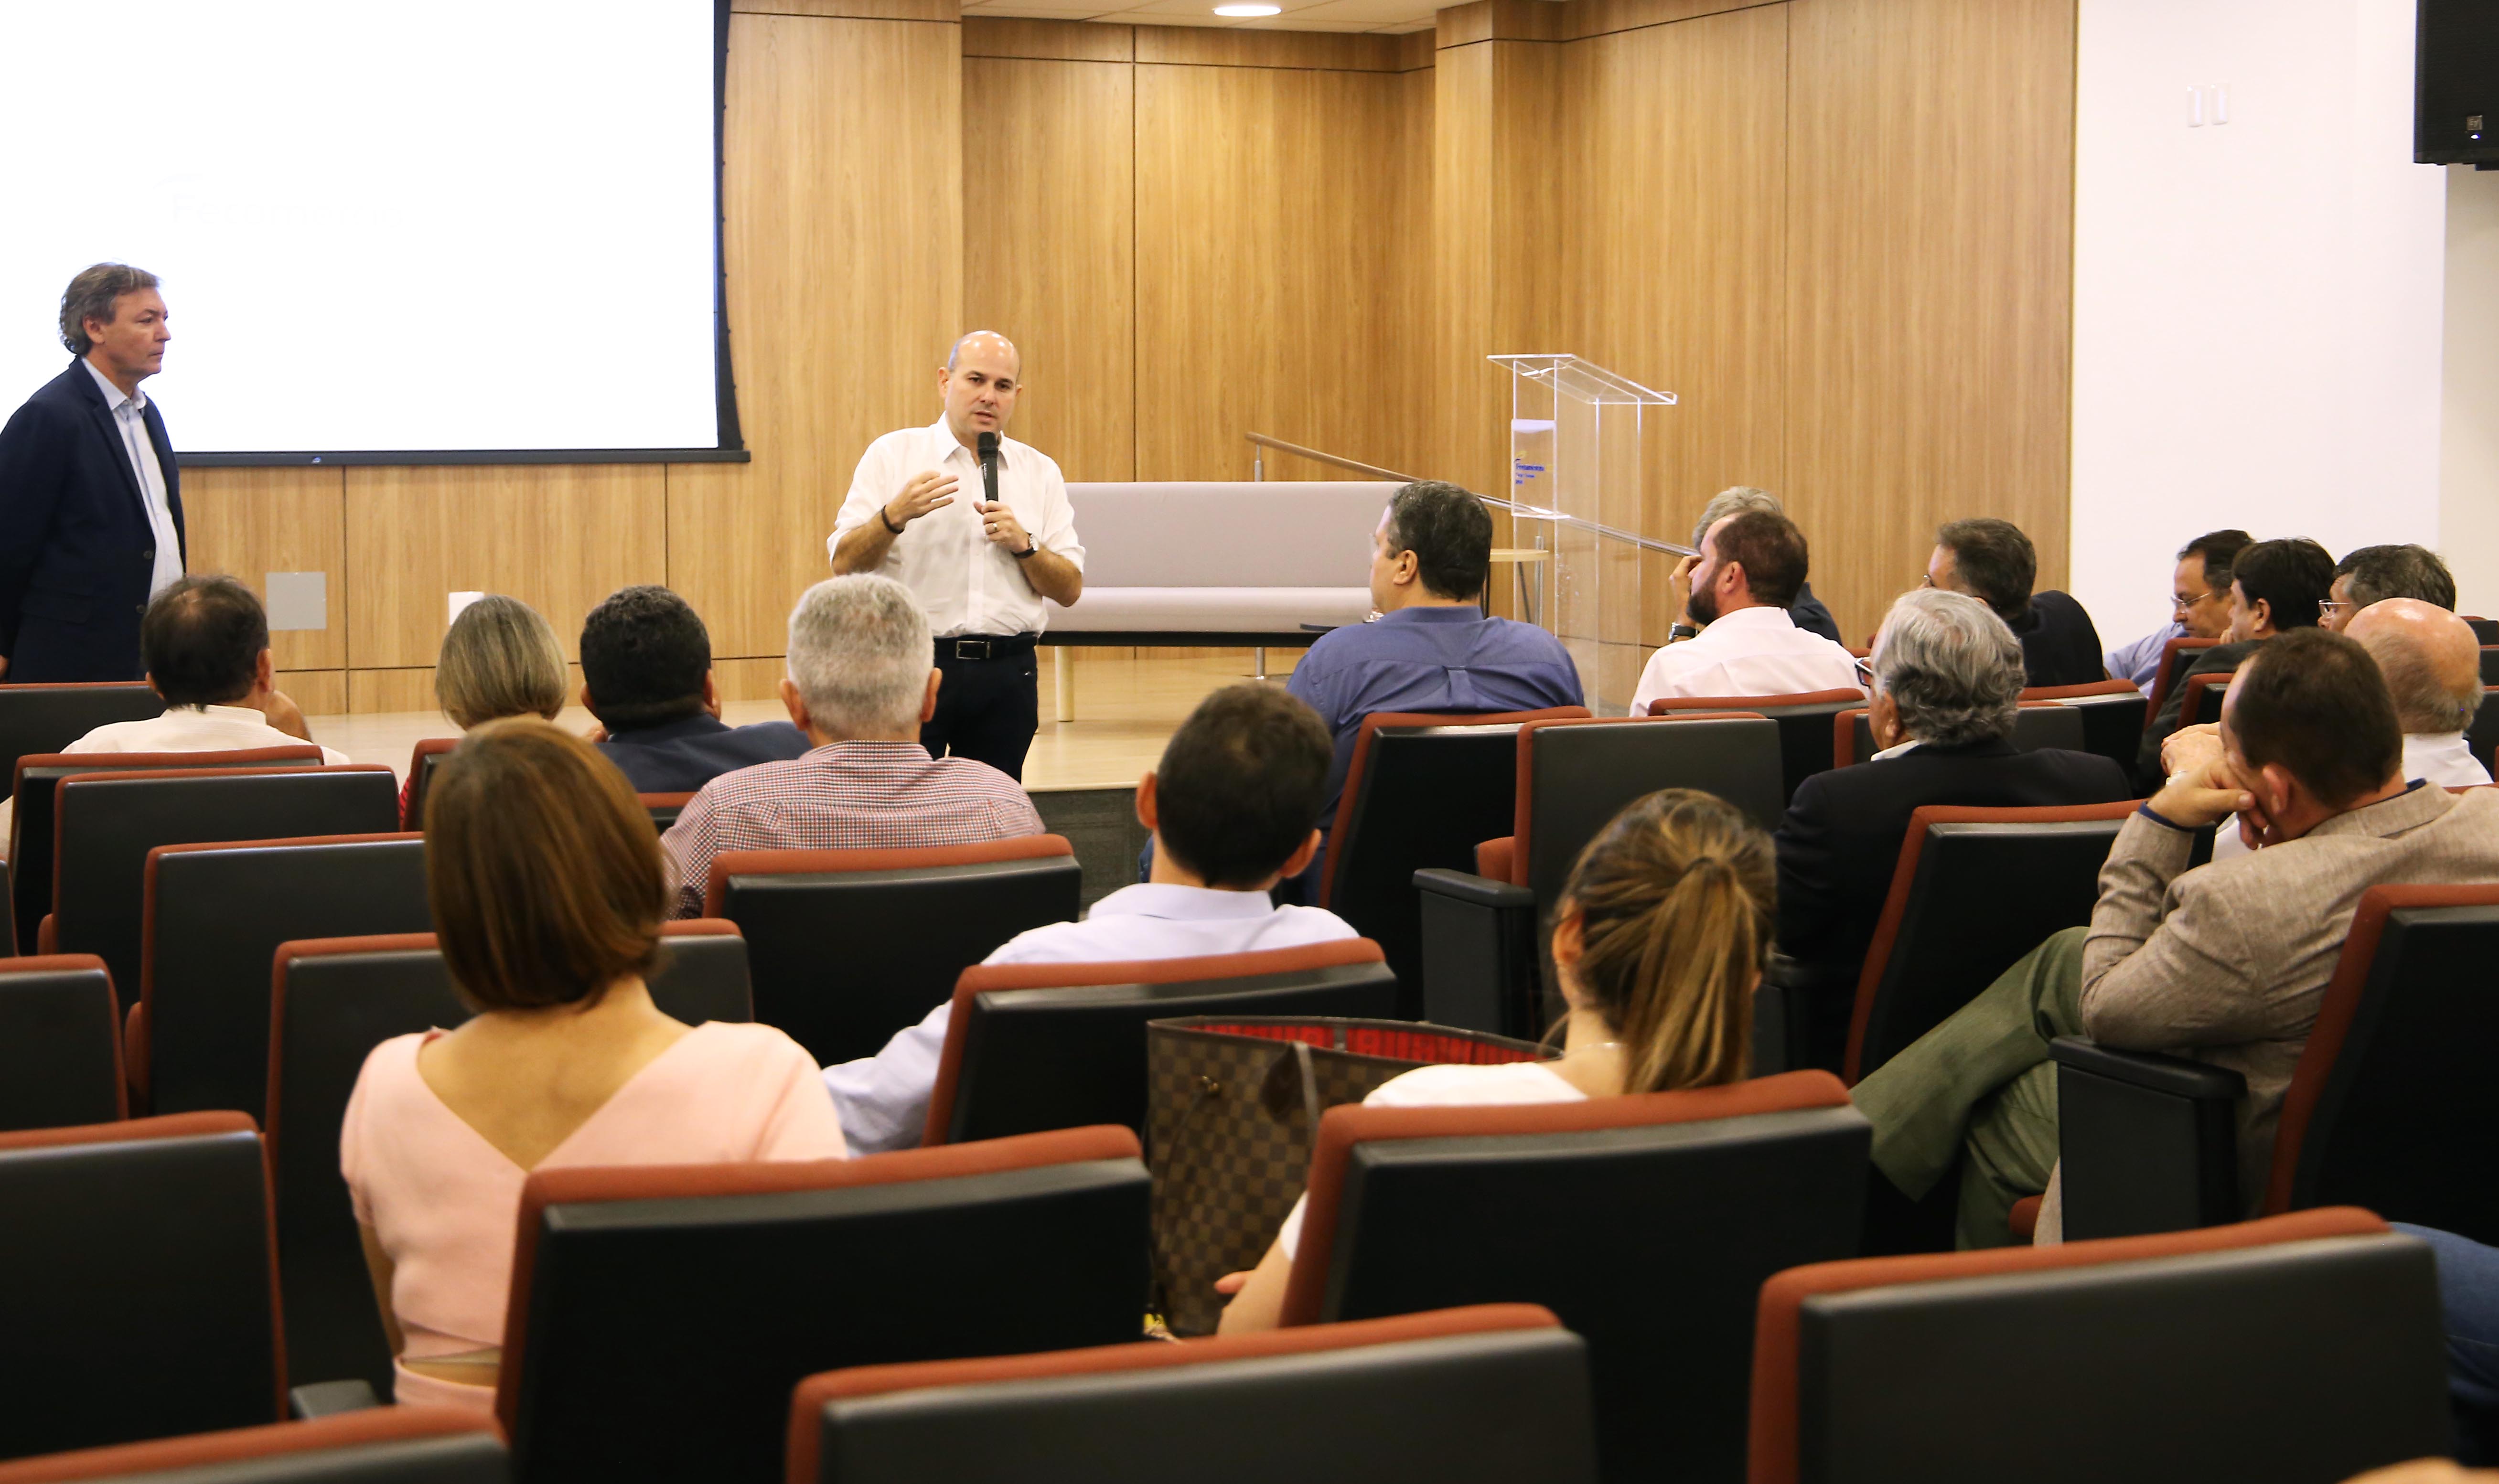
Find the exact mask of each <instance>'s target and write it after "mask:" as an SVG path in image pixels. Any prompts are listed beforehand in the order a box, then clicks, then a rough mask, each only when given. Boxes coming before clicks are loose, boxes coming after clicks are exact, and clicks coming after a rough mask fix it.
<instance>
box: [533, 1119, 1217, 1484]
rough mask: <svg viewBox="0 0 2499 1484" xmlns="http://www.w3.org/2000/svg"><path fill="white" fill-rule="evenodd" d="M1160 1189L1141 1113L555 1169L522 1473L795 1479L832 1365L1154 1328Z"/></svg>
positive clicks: (1030, 1347)
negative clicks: (789, 1440)
mask: <svg viewBox="0 0 2499 1484" xmlns="http://www.w3.org/2000/svg"><path fill="white" fill-rule="evenodd" d="M1149 1204H1150V1203H1149V1199H1148V1195H1147V1177H1146V1167H1145V1162H1144V1161H1143V1160H1142V1159H1141V1158H1139V1156H1138V1145H1137V1138H1136V1136H1135V1135H1134V1134H1131V1133H1129V1132H1128V1131H1127V1130H1126V1129H1123V1128H1088V1129H1064V1130H1060V1131H1058V1132H1056V1133H1049V1134H1029V1135H1025V1136H1023V1137H1022V1138H1018V1139H999V1140H990V1141H988V1142H986V1143H981V1144H959V1145H947V1146H946V1147H944V1148H938V1149H909V1150H904V1151H903V1152H900V1153H895V1154H872V1155H869V1156H867V1157H865V1158H862V1159H852V1160H824V1161H817V1162H805V1163H788V1164H732V1165H677V1166H653V1167H643V1168H638V1169H604V1170H601V1169H570V1170H541V1171H538V1172H537V1173H535V1174H534V1175H532V1176H531V1177H530V1178H529V1183H528V1184H527V1185H526V1186H524V1187H523V1190H522V1196H521V1213H520V1224H519V1242H518V1248H517V1250H516V1252H515V1253H514V1256H513V1261H512V1290H511V1307H510V1309H509V1311H508V1315H507V1318H506V1320H505V1324H504V1330H503V1367H502V1370H501V1372H500V1380H499V1384H498V1387H497V1391H496V1397H495V1405H496V1411H497V1414H498V1416H499V1418H500V1420H501V1421H502V1422H503V1428H504V1433H505V1436H507V1437H509V1438H510V1440H511V1446H512V1459H513V1464H514V1467H515V1471H516V1472H517V1473H518V1474H519V1475H520V1477H522V1478H524V1479H527V1480H530V1481H531V1484H572V1481H588V1480H598V1481H600V1484H605V1481H608V1480H614V1479H627V1478H634V1479H702V1480H706V1481H714V1484H776V1481H778V1480H779V1479H780V1478H781V1477H782V1473H783V1447H782V1444H783V1440H784V1437H785V1436H786V1435H787V1433H788V1430H789V1419H790V1396H791V1391H792V1389H793V1388H794V1387H795V1386H796V1385H797V1384H798V1382H799V1381H800V1380H802V1379H804V1378H805V1377H807V1376H809V1375H812V1374H814V1373H816V1372H817V1371H831V1370H838V1369H841V1368H844V1367H849V1366H862V1365H878V1364H886V1363H892V1362H898V1361H923V1360H952V1359H958V1358H961V1357H965V1356H973V1355H1006V1354H1017V1353H1022V1352H1026V1351H1035V1350H1059V1349H1068V1348H1073V1347H1075V1346H1080V1345H1104V1344H1116V1343H1118V1342H1120V1341H1122V1340H1132V1339H1136V1338H1137V1335H1138V1330H1139V1324H1140V1320H1141V1316H1142V1315H1143V1314H1144V1312H1145V1303H1146V1278H1147V1257H1146V1231H1147V1209H1148V1206H1149ZM1010 1256H1011V1260H1009V1259H1010ZM621 1297H625V1298H629V1301H624V1302H620V1298H621ZM662 1339H664V1340H665V1342H655V1341H658V1340H662ZM1158 1462H1159V1463H1160V1464H1161V1465H1162V1466H1163V1467H1165V1468H1169V1467H1171V1462H1172V1460H1171V1457H1170V1456H1169V1455H1166V1456H1165V1457H1163V1458H1162V1459H1161V1460H1159V1461H1158Z"/></svg>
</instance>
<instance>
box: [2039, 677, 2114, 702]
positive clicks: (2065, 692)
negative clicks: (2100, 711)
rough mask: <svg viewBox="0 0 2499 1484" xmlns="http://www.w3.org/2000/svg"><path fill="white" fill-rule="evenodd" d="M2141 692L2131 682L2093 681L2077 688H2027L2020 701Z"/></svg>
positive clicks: (2055, 699) (2071, 698) (2068, 698)
mask: <svg viewBox="0 0 2499 1484" xmlns="http://www.w3.org/2000/svg"><path fill="white" fill-rule="evenodd" d="M2141 694H2143V691H2142V689H2141V688H2140V687H2138V686H2136V685H2135V683H2134V682H2133V681H2131V680H2117V679H2109V680H2093V681H2090V682H2087V683H2085V684H2083V685H2079V686H2028V687H2025V688H2024V689H2023V692H2022V694H2021V697H2020V698H2021V699H2023V700H2026V701H2058V700H2073V699H2077V698H2079V697H2082V696H2085V695H2141Z"/></svg>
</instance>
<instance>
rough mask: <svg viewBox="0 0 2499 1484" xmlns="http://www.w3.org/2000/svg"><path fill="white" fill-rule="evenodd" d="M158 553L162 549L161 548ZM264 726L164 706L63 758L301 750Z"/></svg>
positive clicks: (261, 720)
mask: <svg viewBox="0 0 2499 1484" xmlns="http://www.w3.org/2000/svg"><path fill="white" fill-rule="evenodd" d="M160 549H161V548H160ZM303 745H304V739H303V738H302V737H290V736H288V735H287V734H286V733H284V732H282V731H279V730H278V729H277V728H276V727H275V726H270V725H269V718H267V717H265V716H263V715H261V714H260V713H259V712H257V711H254V710H252V709H251V708H250V707H249V706H168V707H166V708H165V714H164V715H163V716H158V717H150V718H148V719H147V720H146V721H144V722H110V723H107V724H106V725H104V726H99V727H97V728H96V729H95V730H93V731H90V732H88V733H87V734H86V735H85V736H83V737H81V738H79V739H78V740H77V741H75V742H73V743H71V744H70V745H69V746H67V747H64V748H62V749H61V751H62V752H64V753H224V752H240V751H242V750H243V749H244V748H252V747H301V746H303ZM321 760H322V761H323V762H325V763H329V764H333V765H336V764H339V763H343V762H345V761H346V760H347V755H346V754H345V753H342V752H339V751H337V750H336V749H333V748H327V747H325V748H323V749H321ZM16 812H17V801H16V799H14V798H7V799H0V852H6V851H7V850H8V849H9V841H10V837H11V835H12V834H13V833H14V829H15V823H16Z"/></svg>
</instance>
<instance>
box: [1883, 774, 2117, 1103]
mask: <svg viewBox="0 0 2499 1484" xmlns="http://www.w3.org/2000/svg"><path fill="white" fill-rule="evenodd" d="M2135 807H2136V806H2135V805H2134V803H2133V802H2132V801H2130V800H2129V801H2126V802H2121V803H2115V804H2073V805H2061V806H2058V807H2054V808H2044V809H1964V808H1954V807H1950V806H1947V805H1940V804H1929V805H1927V806H1925V807H1923V808H1921V809H1919V810H1918V811H1917V812H1916V813H1915V814H1912V815H1911V816H1910V817H1909V829H1908V833H1907V834H1906V835H1905V836H1903V837H1902V839H1901V841H1900V859H1899V863H1898V864H1896V865H1895V866H1893V868H1892V890H1891V894H1890V895H1888V896H1886V897H1885V898H1884V899H1883V915H1882V917H1880V918H1878V919H1876V920H1875V924H1874V937H1873V940H1872V941H1871V942H1870V943H1868V944H1867V946H1866V967H1865V969H1864V971H1863V972H1862V973H1861V974H1860V975H1859V976H1858V980H1857V1008H1856V1014H1855V1016H1854V1018H1853V1019H1852V1020H1851V1022H1850V1025H1849V1029H1848V1081H1850V1082H1851V1083H1852V1084H1853V1083H1855V1082H1857V1081H1859V1080H1860V1079H1862V1078H1864V1077H1865V1076H1866V1075H1867V1074H1868V1073H1870V1072H1872V1071H1873V1070H1874V1069H1875V1068H1877V1067H1879V1066H1881V1065H1883V1063H1885V1062H1887V1061H1890V1060H1891V1059H1892V1058H1893V1057H1894V1056H1896V1055H1898V1054H1899V1052H1901V1051H1902V1050H1904V1049H1906V1048H1907V1047H1908V1045H1909V1043H1911V1042H1913V1041H1915V1040H1917V1039H1918V1038H1919V1037H1920V1036H1923V1035H1925V1034H1926V1033H1927V1032H1929V1031H1931V1030H1932V1029H1934V1028H1935V1027H1936V1026H1937V1025H1940V1024H1942V1023H1943V1022H1944V1020H1945V1019H1946V1018H1947V1017H1949V1016H1951V1015H1952V1013H1953V1012H1954V1011H1956V1010H1959V1009H1960V1008H1961V1007H1962V1006H1964V1005H1966V1004H1968V1003H1969V1002H1970V1001H1971V1000H1972V999H1974V998H1976V997H1977V995H1978V992H1979V991H1980V990H1982V989H1984V988H1986V987H1987V986H1988V985H1989V984H1993V983H1995V981H1996V976H1997V975H1999V974H2002V973H2003V972H2004V971H2005V970H2006V969H2009V968H2011V967H2013V965H2015V964H2017V963H2019V962H2021V961H2022V956H2023V955H2024V954H2025V953H2028V952H2030V951H2031V950H2032V949H2035V948H2037V947H2038V946H2039V944H2040V942H2041V941H2042V940H2044V939H2045V938H2046V937H2047V936H2048V935H2049V934H2050V933H2053V932H2056V931H2057V930H2058V929H2060V928H2065V927H2079V926H2081V925H2083V924H2084V923H2086V922H2089V921H2090V920H2091V919H2092V908H2093V905H2094V904H2095V903H2096V902H2098V900H2099V875H2100V867H2101V865H2103V864H2104V863H2106V861H2107V860H2108V853H2109V848H2110V847H2111V846H2112V845H2114V844H2116V842H2117V832H2118V831H2119V830H2120V829H2121V828H2123V827H2124V826H2125V824H2126V816H2128V815H2130V814H2132V813H2133V812H2134V810H2135Z"/></svg>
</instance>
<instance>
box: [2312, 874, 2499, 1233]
mask: <svg viewBox="0 0 2499 1484" xmlns="http://www.w3.org/2000/svg"><path fill="white" fill-rule="evenodd" d="M2494 964H2499V886H2489V885H2474V886H2440V887H2428V886H2405V887H2370V888H2369V889H2368V890H2367V891H2366V892H2363V893H2362V894H2361V897H2360V906H2359V909H2358V911H2356V912H2355V913H2354V914H2353V918H2352V928H2351V932H2350V935H2349V936H2348V937H2346V938H2345V939H2344V942H2343V956H2342V960H2341V962H2340V963H2338V964H2337V965H2336V967H2335V971H2334V978H2333V979H2332V980H2330V981H2329V982H2328V983H2327V984H2326V986H2325V995H2324V998H2323V999H2322V1000H2321V1001H2320V1003H2319V1005H2318V1009H2317V1022H2316V1024H2315V1025H2314V1026H2313V1027H2312V1028H2311V1029H2310V1031H2309V1033H2308V1045H2307V1047H2306V1048H2304V1049H2302V1051H2301V1052H2300V1057H2299V1063H2298V1066H2297V1067H2296V1068H2295V1069H2294V1070H2293V1072H2292V1073H2291V1079H2290V1088H2289V1091H2288V1093H2287V1094H2286V1095H2285V1096H2284V1099H2283V1108H2282V1121H2281V1124H2280V1126H2279V1129H2278V1131H2277V1133H2276V1135H2275V1138H2274V1164H2273V1178H2272V1183H2271V1185H2270V1186H2269V1187H2268V1189H2267V1191H2266V1196H2265V1210H2267V1211H2268V1212H2273V1211H2283V1210H2297V1209H2300V1208H2304V1207H2311V1206H2365V1207H2366V1208H2367V1209H2368V1210H2374V1211H2376V1212H2377V1213H2378V1214H2380V1215H2382V1216H2385V1218H2386V1219H2388V1220H2390V1221H2410V1222H2414V1223H2416V1224H2418V1225H2421V1226H2428V1227H2435V1228H2437V1229H2438V1230H2440V1231H2447V1232H2455V1233H2457V1234H2459V1235H2461V1236H2465V1237H2470V1238H2472V1239H2473V1240H2474V1241H2476V1242H2484V1243H2499V1134H2494V1133H2493V1132H2492V1130H2491V1129H2490V1120H2489V1100H2488V1098H2487V1097H2485V1096H2484V1095H2483V1093H2484V1090H2485V1087H2486V1083H2485V1081H2484V1079H2485V1077H2486V1073H2487V1067H2486V1063H2487V1060H2488V1058H2487V1057H2486V1056H2482V1055H2478V1054H2477V1052H2479V1051H2481V1050H2483V1049H2484V1048H2488V1047H2489V1046H2491V1045H2492V1044H2494V1043H2493V1040H2492V1038H2493V1037H2494V1036H2499V1002H2494V1001H2493V998H2492V996H2491V995H2490V993H2489V986H2490V975H2491V971H2492V967H2493V965H2494Z"/></svg>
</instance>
